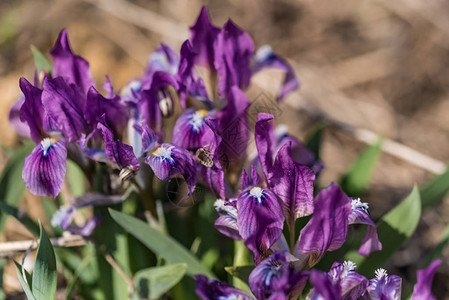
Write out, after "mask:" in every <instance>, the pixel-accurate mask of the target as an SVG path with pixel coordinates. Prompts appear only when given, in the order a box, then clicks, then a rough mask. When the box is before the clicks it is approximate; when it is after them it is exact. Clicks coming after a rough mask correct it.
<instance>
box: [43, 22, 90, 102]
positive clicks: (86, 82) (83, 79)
mask: <svg viewBox="0 0 449 300" xmlns="http://www.w3.org/2000/svg"><path fill="white" fill-rule="evenodd" d="M51 55H52V56H53V60H54V61H55V65H54V66H53V71H52V75H53V78H56V77H58V76H62V77H64V79H65V80H67V82H68V83H69V84H75V85H77V86H79V87H80V88H81V90H82V91H83V93H84V95H86V94H87V91H88V90H89V88H90V87H91V86H93V85H94V84H95V83H94V80H93V79H92V76H91V74H90V69H89V63H88V62H87V61H86V60H85V59H84V58H82V57H81V56H79V55H75V54H73V52H72V49H70V44H69V40H68V37H67V31H66V30H65V29H63V30H62V31H61V32H60V33H59V37H58V40H57V41H56V44H55V46H54V47H53V50H51Z"/></svg>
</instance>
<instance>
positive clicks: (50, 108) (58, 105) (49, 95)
mask: <svg viewBox="0 0 449 300" xmlns="http://www.w3.org/2000/svg"><path fill="white" fill-rule="evenodd" d="M85 102H86V98H85V97H84V96H83V95H82V94H81V93H80V92H79V91H78V90H77V89H76V87H75V86H74V85H68V84H67V83H66V82H65V81H64V79H63V78H62V77H57V78H55V79H45V80H44V91H43V92H42V103H43V105H44V109H45V111H46V112H47V115H48V117H49V118H51V120H52V121H53V122H54V126H55V127H56V128H57V129H58V130H59V131H60V132H62V134H63V135H64V137H65V138H66V139H67V140H68V141H69V142H74V141H76V140H78V139H79V138H80V137H81V134H82V133H85V132H86V131H87V124H86V122H85V120H84V116H83V109H84V106H85Z"/></svg>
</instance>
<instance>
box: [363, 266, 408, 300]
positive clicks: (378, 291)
mask: <svg viewBox="0 0 449 300" xmlns="http://www.w3.org/2000/svg"><path fill="white" fill-rule="evenodd" d="M375 273H376V278H373V279H371V280H370V281H369V285H368V287H367V291H368V294H369V297H370V299H372V300H399V299H401V286H402V279H401V278H400V277H399V276H396V275H388V274H387V271H385V269H377V270H376V272H375Z"/></svg>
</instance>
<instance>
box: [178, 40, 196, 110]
mask: <svg viewBox="0 0 449 300" xmlns="http://www.w3.org/2000/svg"><path fill="white" fill-rule="evenodd" d="M196 55H197V54H196V53H195V52H194V51H193V48H192V45H191V44H190V42H189V40H187V41H185V42H184V43H183V44H182V46H181V59H180V63H179V68H178V73H177V78H178V81H179V90H178V92H179V98H180V101H181V105H182V107H183V108H184V109H185V108H186V99H187V95H188V93H189V92H190V85H191V84H192V82H193V81H194V77H193V73H192V68H193V66H194V63H195V57H196Z"/></svg>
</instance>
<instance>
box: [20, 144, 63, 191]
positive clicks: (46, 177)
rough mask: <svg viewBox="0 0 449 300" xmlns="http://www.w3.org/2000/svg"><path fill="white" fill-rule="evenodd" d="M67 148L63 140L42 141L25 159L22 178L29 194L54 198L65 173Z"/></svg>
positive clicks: (59, 189)
mask: <svg viewBox="0 0 449 300" xmlns="http://www.w3.org/2000/svg"><path fill="white" fill-rule="evenodd" d="M66 160H67V148H66V144H65V141H64V140H60V141H58V142H56V141H55V140H53V139H49V138H46V139H43V140H42V141H41V142H40V143H39V144H38V145H37V146H36V148H34V150H33V152H31V154H30V155H28V156H27V157H26V158H25V163H24V165H23V171H22V178H23V180H24V181H25V185H26V187H27V188H28V189H29V190H30V192H31V193H33V194H35V195H37V196H53V197H56V196H57V195H58V194H59V192H60V191H61V187H62V184H63V182H64V176H65V171H66Z"/></svg>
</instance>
